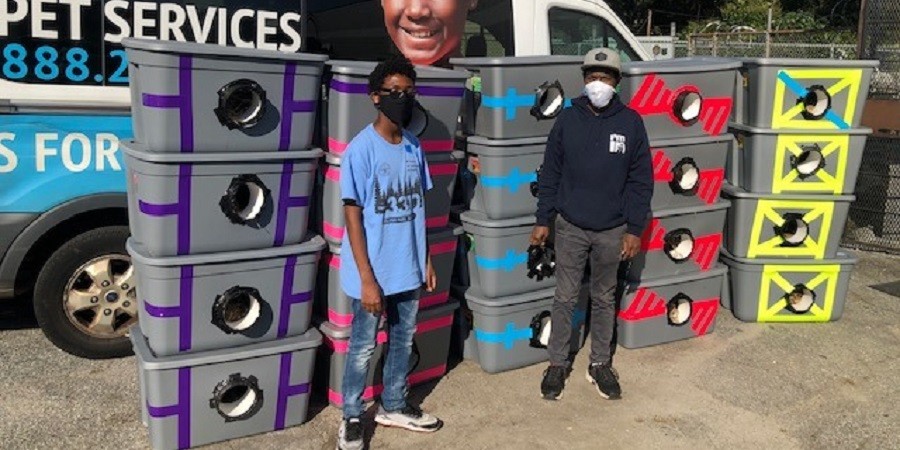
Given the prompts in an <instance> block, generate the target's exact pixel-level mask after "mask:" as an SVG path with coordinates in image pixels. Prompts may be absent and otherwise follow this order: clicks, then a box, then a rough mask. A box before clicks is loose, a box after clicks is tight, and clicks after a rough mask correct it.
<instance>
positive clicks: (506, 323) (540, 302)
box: [452, 285, 590, 373]
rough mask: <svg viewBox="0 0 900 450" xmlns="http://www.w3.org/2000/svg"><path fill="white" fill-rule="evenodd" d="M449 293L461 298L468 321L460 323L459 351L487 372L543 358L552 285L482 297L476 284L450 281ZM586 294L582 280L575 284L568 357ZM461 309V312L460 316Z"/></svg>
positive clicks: (578, 334)
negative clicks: (576, 297)
mask: <svg viewBox="0 0 900 450" xmlns="http://www.w3.org/2000/svg"><path fill="white" fill-rule="evenodd" d="M452 290H453V296H454V297H458V298H465V305H464V308H466V309H468V310H469V311H470V312H471V316H472V323H469V324H463V330H462V331H463V332H464V333H468V335H467V336H464V338H465V349H464V355H469V356H470V357H474V358H473V359H474V360H475V361H476V362H477V363H478V364H479V365H480V366H481V368H482V369H483V370H484V371H485V372H488V373H498V372H505V371H507V370H513V369H518V368H520V367H526V366H530V365H533V364H537V363H541V362H544V361H547V359H548V358H549V355H548V354H547V342H548V339H549V338H550V330H551V321H550V314H551V312H552V309H553V296H554V293H555V289H544V290H540V291H535V292H529V293H526V294H519V295H514V296H510V297H503V298H499V299H490V298H485V297H484V295H483V294H481V293H479V292H478V291H477V289H474V288H469V289H468V290H467V291H466V290H465V289H464V288H459V287H456V286H454V287H453V288H452ZM589 304H590V297H589V291H588V288H587V285H584V286H583V287H582V289H581V294H580V297H579V301H578V305H577V306H576V308H575V312H574V314H573V316H572V336H571V341H570V346H571V347H570V362H571V360H572V359H574V356H575V355H576V354H577V353H578V351H579V350H580V349H581V346H582V345H583V344H584V341H585V339H586V333H585V330H586V323H585V322H586V317H587V310H588V307H589V306H588V305H589ZM466 315H467V314H465V313H464V314H463V315H462V316H463V317H465V316H466Z"/></svg>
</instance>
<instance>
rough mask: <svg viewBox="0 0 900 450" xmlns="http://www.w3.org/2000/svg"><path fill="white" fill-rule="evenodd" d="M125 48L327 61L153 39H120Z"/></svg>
mask: <svg viewBox="0 0 900 450" xmlns="http://www.w3.org/2000/svg"><path fill="white" fill-rule="evenodd" d="M122 45H123V46H124V47H125V48H133V49H135V50H145V51H149V52H157V53H175V54H190V55H206V56H215V57H226V58H241V59H271V60H280V61H304V62H321V63H324V62H325V61H327V60H328V56H326V55H316V54H313V53H287V52H279V51H275V50H258V49H255V48H239V47H225V46H221V45H216V44H199V43H196V42H177V41H159V40H155V39H134V38H126V39H122Z"/></svg>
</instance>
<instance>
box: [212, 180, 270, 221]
mask: <svg viewBox="0 0 900 450" xmlns="http://www.w3.org/2000/svg"><path fill="white" fill-rule="evenodd" d="M270 197H271V191H269V189H268V188H267V187H266V185H265V184H264V183H263V182H262V180H260V179H259V177H257V176H256V175H247V174H245V175H241V176H238V177H235V178H234V179H232V180H231V184H229V185H228V189H226V190H225V195H223V196H222V199H221V200H219V206H220V207H221V209H222V213H223V214H225V216H226V217H228V219H229V220H230V221H231V223H234V224H239V225H251V226H257V225H264V224H265V222H267V221H268V220H269V219H270V217H269V216H270V215H271V209H272V208H271V205H269V203H270V201H269V199H270Z"/></svg>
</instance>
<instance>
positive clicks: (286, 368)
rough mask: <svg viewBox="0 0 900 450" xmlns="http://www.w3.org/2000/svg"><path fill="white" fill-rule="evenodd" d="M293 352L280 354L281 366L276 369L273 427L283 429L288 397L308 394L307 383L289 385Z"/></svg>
mask: <svg viewBox="0 0 900 450" xmlns="http://www.w3.org/2000/svg"><path fill="white" fill-rule="evenodd" d="M293 356H294V354H293V353H282V354H281V368H280V369H279V371H278V399H277V401H276V405H275V429H276V430H283V429H284V425H285V421H286V419H287V403H288V400H289V399H290V397H294V396H297V395H302V394H309V383H301V384H295V385H291V363H292V362H293Z"/></svg>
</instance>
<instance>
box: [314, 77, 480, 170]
mask: <svg viewBox="0 0 900 450" xmlns="http://www.w3.org/2000/svg"><path fill="white" fill-rule="evenodd" d="M375 64H376V63H374V62H363V61H329V62H328V69H329V70H330V71H331V74H332V78H331V82H330V83H329V90H328V151H330V152H333V153H336V154H339V155H340V154H342V153H344V150H346V148H347V144H349V143H350V141H351V140H353V138H354V137H355V136H356V135H357V133H359V132H360V131H362V130H363V129H364V128H365V127H367V126H368V125H369V124H371V123H372V121H373V120H374V119H375V117H376V116H377V115H378V111H377V110H376V109H375V105H374V104H373V103H372V99H371V98H370V97H369V74H370V73H372V70H373V69H375ZM467 77H468V74H466V72H465V71H461V70H448V69H440V68H437V67H421V66H420V67H416V91H417V92H418V94H417V95H416V100H417V101H418V103H419V106H421V108H416V110H415V111H414V113H413V119H412V121H411V122H410V124H409V126H408V127H407V129H408V130H409V131H410V132H412V133H413V134H415V135H417V136H418V137H419V140H420V142H421V144H422V149H423V150H425V151H426V152H428V153H433V152H438V153H440V152H446V153H449V152H451V151H453V136H454V134H455V133H456V126H457V119H458V116H459V107H460V102H461V101H462V98H463V92H464V91H465V82H466V78H467Z"/></svg>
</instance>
